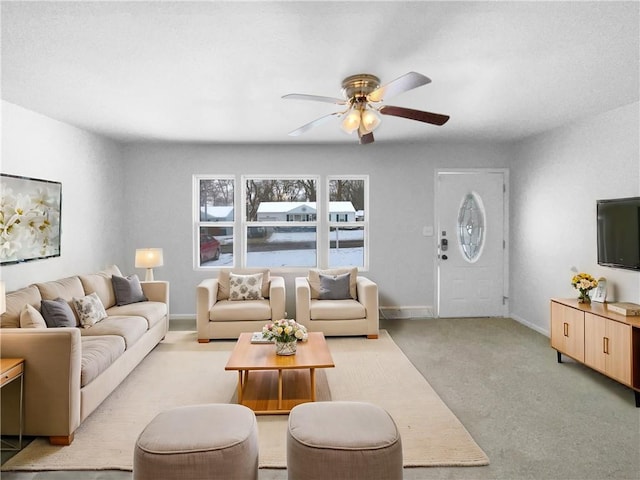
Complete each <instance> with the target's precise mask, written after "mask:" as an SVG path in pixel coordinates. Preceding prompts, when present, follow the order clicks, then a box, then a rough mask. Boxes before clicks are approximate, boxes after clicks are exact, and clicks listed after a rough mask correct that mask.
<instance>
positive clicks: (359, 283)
mask: <svg viewBox="0 0 640 480" xmlns="http://www.w3.org/2000/svg"><path fill="white" fill-rule="evenodd" d="M319 273H331V274H345V273H350V295H349V298H345V299H340V300H321V299H320V298H319V296H320V285H319V283H320V280H319ZM295 287H296V321H297V322H299V323H301V324H302V325H304V326H305V327H307V330H308V331H310V332H323V333H324V335H325V336H343V335H344V336H347V335H351V336H355V335H366V336H367V338H372V339H374V338H378V334H379V311H378V285H377V284H376V283H374V282H373V281H372V280H370V279H368V278H366V277H363V276H359V275H358V272H357V269H356V268H353V269H334V270H317V269H312V270H310V271H309V274H308V276H307V277H296V279H295Z"/></svg>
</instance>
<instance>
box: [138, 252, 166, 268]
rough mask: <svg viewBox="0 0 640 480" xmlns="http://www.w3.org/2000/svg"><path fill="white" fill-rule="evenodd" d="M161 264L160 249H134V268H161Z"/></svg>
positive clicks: (162, 262)
mask: <svg viewBox="0 0 640 480" xmlns="http://www.w3.org/2000/svg"><path fill="white" fill-rule="evenodd" d="M163 264H164V261H163V258H162V249H161V248H138V249H136V268H154V267H161V266H162V265H163Z"/></svg>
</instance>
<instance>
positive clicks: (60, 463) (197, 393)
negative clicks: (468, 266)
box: [2, 330, 489, 471]
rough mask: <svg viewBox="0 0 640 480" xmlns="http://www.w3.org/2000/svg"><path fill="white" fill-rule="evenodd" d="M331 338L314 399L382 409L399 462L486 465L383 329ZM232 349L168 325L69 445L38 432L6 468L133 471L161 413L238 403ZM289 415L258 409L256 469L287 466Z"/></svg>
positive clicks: (227, 344) (228, 343)
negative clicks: (140, 444)
mask: <svg viewBox="0 0 640 480" xmlns="http://www.w3.org/2000/svg"><path fill="white" fill-rule="evenodd" d="M327 342H328V344H329V349H330V350H331V354H332V356H333V360H334V363H335V365H336V366H335V368H329V369H321V370H317V372H318V373H317V384H318V400H320V401H322V400H353V401H367V402H371V403H375V404H377V405H379V406H381V407H382V408H384V409H385V410H387V411H388V412H389V413H390V414H391V416H392V417H393V419H394V420H395V422H396V424H397V425H398V428H399V430H400V434H401V436H402V450H403V457H404V465H405V467H428V466H480V465H487V464H488V463H489V459H488V458H487V456H486V454H485V453H484V452H483V451H482V449H481V448H480V447H479V446H478V445H477V444H476V442H475V441H474V440H473V438H472V437H471V435H470V434H469V433H468V432H467V430H466V429H465V428H464V426H463V425H462V424H461V423H460V421H459V420H458V419H457V417H456V416H455V415H454V414H453V413H452V412H451V410H449V408H447V406H446V405H445V404H444V402H442V400H441V399H440V397H438V395H437V394H436V392H435V391H434V390H433V389H432V388H431V386H430V385H429V383H428V382H427V381H426V380H425V379H424V377H422V375H421V374H420V373H419V372H418V371H417V370H416V369H415V367H414V366H413V365H412V364H411V362H410V361H409V359H408V358H407V357H406V356H405V355H404V354H403V353H402V351H401V350H400V348H398V346H397V345H396V344H395V343H394V341H393V340H392V339H391V337H390V336H389V334H388V333H387V332H386V331H384V330H382V331H381V332H380V338H379V339H378V340H367V339H366V338H363V337H352V338H329V339H328V340H327ZM233 346H234V342H233V341H213V342H210V343H208V344H201V343H198V342H197V341H196V334H195V332H176V331H172V332H169V333H168V334H167V337H166V338H165V340H164V341H163V342H162V343H161V344H159V345H158V346H157V347H156V348H155V349H154V350H153V351H152V352H151V353H150V354H149V355H148V356H147V358H145V359H144V361H143V362H142V363H141V364H140V365H139V366H138V367H137V368H136V369H135V370H134V371H133V372H132V373H131V374H130V375H129V376H128V377H127V378H126V379H125V381H124V382H123V383H122V384H121V385H120V386H119V387H118V388H117V389H116V390H115V391H114V392H113V393H112V394H111V395H110V396H109V397H108V398H107V399H106V400H105V401H104V402H103V403H102V405H100V407H98V409H97V410H96V411H95V412H93V413H92V414H91V415H90V416H89V418H87V419H86V420H85V421H84V423H83V424H82V425H81V426H80V428H78V430H77V431H76V434H75V440H74V442H73V443H72V444H71V445H70V446H67V447H56V446H51V445H49V443H48V441H47V440H46V439H44V438H37V439H35V440H34V441H33V442H31V443H30V444H29V445H28V446H27V447H26V448H25V449H24V450H22V451H21V452H19V453H18V454H17V455H15V456H14V457H12V458H11V459H9V460H8V461H7V462H6V463H5V464H4V465H2V470H5V471H12V470H33V471H36V470H131V469H132V466H133V450H134V445H135V441H136V439H137V437H138V435H139V434H140V432H141V431H142V430H143V429H144V427H145V426H146V425H147V424H148V423H149V421H151V419H153V418H154V417H155V416H156V415H157V414H158V413H159V412H160V411H162V410H165V409H167V408H171V407H175V406H180V405H190V404H199V403H229V402H235V400H236V382H237V378H238V377H237V372H233V371H225V370H224V366H225V364H226V363H227V360H228V358H229V355H230V352H231V350H232V349H233ZM322 373H324V375H323V374H322ZM287 419H288V417H287V416H286V415H265V416H262V415H260V416H258V434H259V449H260V450H259V451H260V467H261V468H286V432H287ZM212 428H214V427H213V426H212Z"/></svg>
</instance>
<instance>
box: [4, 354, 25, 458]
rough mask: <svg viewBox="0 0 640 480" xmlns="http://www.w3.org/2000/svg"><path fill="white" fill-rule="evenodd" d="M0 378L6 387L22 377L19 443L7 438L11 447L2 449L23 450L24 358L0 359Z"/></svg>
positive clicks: (7, 443)
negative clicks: (10, 441)
mask: <svg viewBox="0 0 640 480" xmlns="http://www.w3.org/2000/svg"><path fill="white" fill-rule="evenodd" d="M0 370H1V373H0V378H1V379H2V381H1V383H0V388H4V387H6V386H7V385H9V384H10V383H11V382H13V381H14V380H17V379H20V419H19V420H18V422H19V425H20V428H19V432H18V445H13V444H11V443H9V442H7V441H6V440H2V443H3V444H6V445H8V446H9V448H2V450H6V451H10V450H11V451H15V450H22V420H23V419H22V416H23V414H22V408H23V401H22V391H23V382H24V378H23V375H24V358H2V359H0Z"/></svg>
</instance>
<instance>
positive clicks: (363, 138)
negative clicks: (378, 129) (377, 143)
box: [358, 124, 374, 145]
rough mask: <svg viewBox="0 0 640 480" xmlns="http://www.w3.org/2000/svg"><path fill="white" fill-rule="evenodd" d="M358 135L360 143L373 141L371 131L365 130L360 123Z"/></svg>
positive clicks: (365, 143)
mask: <svg viewBox="0 0 640 480" xmlns="http://www.w3.org/2000/svg"><path fill="white" fill-rule="evenodd" d="M358 137H359V138H360V145H367V144H369V143H373V141H374V138H373V133H372V132H367V131H366V130H365V129H364V127H363V125H362V124H360V127H359V128H358Z"/></svg>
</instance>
